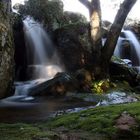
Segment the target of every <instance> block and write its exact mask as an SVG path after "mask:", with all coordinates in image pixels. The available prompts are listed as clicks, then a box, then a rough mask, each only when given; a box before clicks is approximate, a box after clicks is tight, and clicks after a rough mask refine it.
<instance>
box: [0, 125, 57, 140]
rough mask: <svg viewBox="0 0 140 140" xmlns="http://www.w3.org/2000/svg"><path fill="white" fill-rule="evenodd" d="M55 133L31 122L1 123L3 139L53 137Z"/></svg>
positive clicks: (25, 139)
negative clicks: (43, 129) (30, 123)
mask: <svg viewBox="0 0 140 140" xmlns="http://www.w3.org/2000/svg"><path fill="white" fill-rule="evenodd" d="M54 135H55V134H54V133H52V132H49V131H42V130H41V129H40V128H39V127H36V126H34V125H29V124H22V123H18V124H0V139H1V140H33V139H39V138H47V137H52V136H54Z"/></svg>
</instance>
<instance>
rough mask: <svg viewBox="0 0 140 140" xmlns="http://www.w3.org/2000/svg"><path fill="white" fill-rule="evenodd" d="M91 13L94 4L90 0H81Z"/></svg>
mask: <svg viewBox="0 0 140 140" xmlns="http://www.w3.org/2000/svg"><path fill="white" fill-rule="evenodd" d="M79 1H80V2H81V3H82V4H83V5H84V6H85V7H86V8H87V9H88V10H89V12H90V13H91V11H92V10H93V5H92V4H91V3H90V2H89V1H88V0H79Z"/></svg>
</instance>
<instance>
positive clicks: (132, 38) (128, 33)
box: [124, 30, 140, 66]
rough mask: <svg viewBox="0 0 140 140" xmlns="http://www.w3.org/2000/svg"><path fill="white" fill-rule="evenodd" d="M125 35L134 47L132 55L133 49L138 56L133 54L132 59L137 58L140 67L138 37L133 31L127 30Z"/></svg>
mask: <svg viewBox="0 0 140 140" xmlns="http://www.w3.org/2000/svg"><path fill="white" fill-rule="evenodd" d="M124 33H125V36H126V37H127V38H128V40H129V42H130V44H131V46H132V47H133V48H132V47H131V51H132V53H133V49H134V51H135V52H136V56H134V55H133V54H132V57H136V58H137V59H138V60H137V61H138V66H140V43H139V41H138V39H137V37H136V35H135V34H134V33H133V32H132V31H130V30H126V31H125V32H124Z"/></svg>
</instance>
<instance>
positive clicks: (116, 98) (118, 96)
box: [100, 91, 138, 105]
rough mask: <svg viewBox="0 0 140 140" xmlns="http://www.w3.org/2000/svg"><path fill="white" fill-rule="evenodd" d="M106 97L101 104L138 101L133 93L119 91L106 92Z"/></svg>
mask: <svg viewBox="0 0 140 140" xmlns="http://www.w3.org/2000/svg"><path fill="white" fill-rule="evenodd" d="M105 97H106V99H104V100H102V101H101V102H100V105H110V104H122V103H131V102H136V101H138V99H137V98H136V97H135V96H134V95H133V94H128V93H125V92H117V91H113V92H112V93H109V94H106V95H105Z"/></svg>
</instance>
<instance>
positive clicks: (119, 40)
mask: <svg viewBox="0 0 140 140" xmlns="http://www.w3.org/2000/svg"><path fill="white" fill-rule="evenodd" d="M123 40H124V38H122V37H119V38H118V41H117V45H116V48H115V51H114V56H117V57H121V44H122V42H123Z"/></svg>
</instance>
